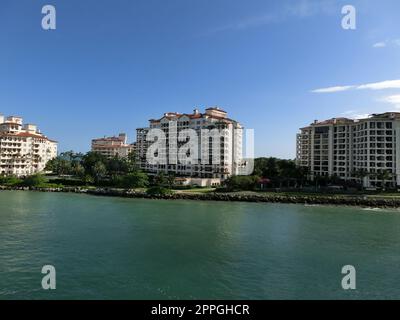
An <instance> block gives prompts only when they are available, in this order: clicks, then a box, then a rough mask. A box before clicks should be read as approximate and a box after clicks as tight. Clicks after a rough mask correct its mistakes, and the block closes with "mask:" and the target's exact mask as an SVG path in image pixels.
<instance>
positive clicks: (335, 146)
mask: <svg viewBox="0 0 400 320" xmlns="http://www.w3.org/2000/svg"><path fill="white" fill-rule="evenodd" d="M296 160H297V164H298V165H299V166H302V167H306V168H308V170H309V172H310V175H311V178H314V177H316V176H330V177H332V176H337V177H339V178H341V179H344V180H353V181H362V183H363V185H364V187H367V188H375V187H383V186H385V187H396V186H399V185H400V113H396V112H386V113H382V114H373V115H371V116H370V117H368V118H365V119H359V120H353V119H347V118H334V119H330V120H326V121H317V120H316V121H314V123H312V124H310V125H309V126H307V127H305V128H301V129H300V133H299V134H298V135H297V155H296ZM384 173H386V175H385V174H384Z"/></svg>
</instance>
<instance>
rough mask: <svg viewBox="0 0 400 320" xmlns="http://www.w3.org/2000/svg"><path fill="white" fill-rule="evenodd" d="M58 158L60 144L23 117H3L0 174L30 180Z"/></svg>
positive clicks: (0, 120)
mask: <svg viewBox="0 0 400 320" xmlns="http://www.w3.org/2000/svg"><path fill="white" fill-rule="evenodd" d="M56 156H57V142H56V141H54V140H50V139H49V138H47V137H46V136H45V135H43V134H42V133H40V130H39V129H38V128H37V126H36V125H33V124H25V125H24V124H23V119H22V118H21V117H16V116H10V117H7V118H5V117H4V116H3V115H0V174H1V175H16V176H19V177H20V176H28V175H32V174H35V173H38V172H41V171H43V170H44V168H45V166H46V163H47V162H48V161H49V160H51V159H53V158H55V157H56Z"/></svg>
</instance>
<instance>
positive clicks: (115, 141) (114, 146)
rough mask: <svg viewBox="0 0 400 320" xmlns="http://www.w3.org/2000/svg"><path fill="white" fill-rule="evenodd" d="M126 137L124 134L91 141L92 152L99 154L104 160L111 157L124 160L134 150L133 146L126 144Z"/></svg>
mask: <svg viewBox="0 0 400 320" xmlns="http://www.w3.org/2000/svg"><path fill="white" fill-rule="evenodd" d="M127 140H128V137H127V135H126V134H125V133H120V134H119V135H118V137H104V138H98V139H93V140H92V151H93V152H97V153H101V154H102V155H103V156H105V157H106V158H108V159H110V158H113V157H116V156H118V157H121V158H125V157H127V156H128V155H129V153H130V152H133V151H134V149H135V144H134V143H132V144H128V142H127Z"/></svg>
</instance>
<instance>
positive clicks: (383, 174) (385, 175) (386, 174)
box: [377, 170, 393, 191]
mask: <svg viewBox="0 0 400 320" xmlns="http://www.w3.org/2000/svg"><path fill="white" fill-rule="evenodd" d="M392 177H393V175H392V174H391V173H390V172H389V171H388V170H382V171H381V172H379V173H378V174H377V178H378V180H382V190H383V191H385V189H386V180H390V179H392Z"/></svg>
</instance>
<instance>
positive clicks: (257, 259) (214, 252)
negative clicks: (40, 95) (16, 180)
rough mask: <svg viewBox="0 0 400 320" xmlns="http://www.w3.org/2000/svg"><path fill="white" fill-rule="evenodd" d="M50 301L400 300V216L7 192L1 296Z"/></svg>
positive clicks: (0, 213)
mask: <svg viewBox="0 0 400 320" xmlns="http://www.w3.org/2000/svg"><path fill="white" fill-rule="evenodd" d="M46 264H51V265H54V266H55V268H56V270H57V289H56V290H53V291H45V290H43V289H42V288H41V279H42V276H43V275H42V274H41V268H42V266H43V265H46ZM347 264H351V265H354V266H355V267H356V269H357V290H355V291H344V290H343V289H342V288H341V279H342V277H343V275H342V274H341V268H342V266H344V265H347ZM43 298H44V299H395V298H397V299H399V298H400V212H398V211H384V210H364V209H361V208H347V207H319V206H309V207H306V206H301V205H284V204H255V203H222V202H200V201H198V202H194V201H163V200H140V199H122V198H121V199H120V198H109V197H93V196H87V195H78V194H61V193H60V194H57V193H36V192H23V191H15V192H10V191H1V192H0V299H43Z"/></svg>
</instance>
